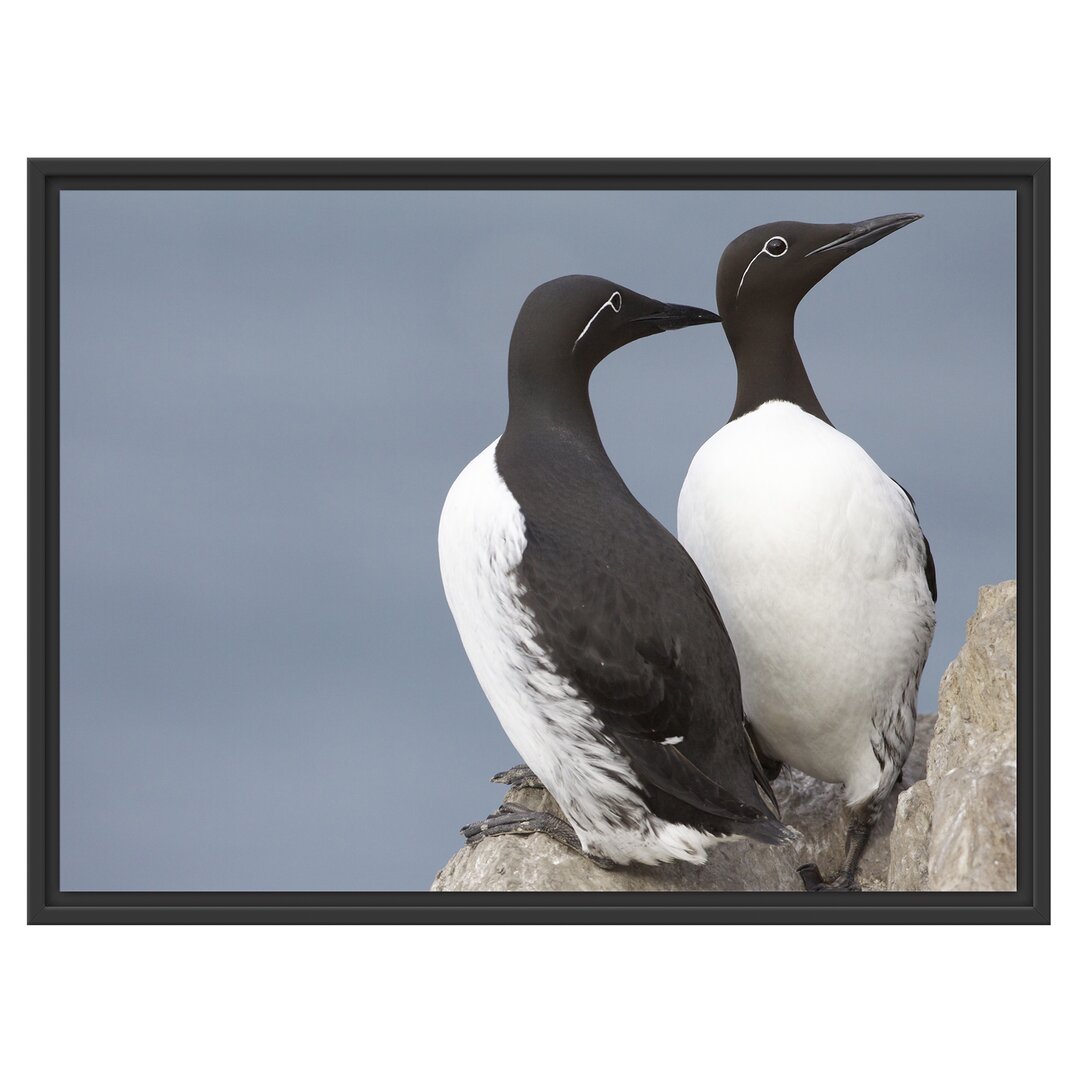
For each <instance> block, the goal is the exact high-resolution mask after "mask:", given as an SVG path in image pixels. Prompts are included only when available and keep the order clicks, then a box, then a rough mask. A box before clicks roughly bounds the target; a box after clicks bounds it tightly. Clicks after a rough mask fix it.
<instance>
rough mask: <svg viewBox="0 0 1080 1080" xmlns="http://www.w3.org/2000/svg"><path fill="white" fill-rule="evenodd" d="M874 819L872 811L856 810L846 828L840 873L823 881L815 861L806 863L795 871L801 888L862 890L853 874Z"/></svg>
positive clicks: (864, 848) (837, 890)
mask: <svg viewBox="0 0 1080 1080" xmlns="http://www.w3.org/2000/svg"><path fill="white" fill-rule="evenodd" d="M876 819H877V814H876V813H875V812H873V811H856V812H855V813H854V814H853V816H852V818H851V822H850V824H849V825H848V828H847V835H846V837H845V840H844V861H843V863H842V864H841V866H840V873H838V874H837V875H836V877H834V878H833V879H832V881H825V880H824V878H822V876H821V871H820V870H819V869H818V867H817V863H806V865H805V866H800V867H799V868H798V870H796V871H795V872H796V873H797V874H798V875H799V877H801V878H802V883H803V888H804V889H806V891H807V892H862V889H860V888H859V883H858V882H857V881H856V880H855V874H856V872H857V871H858V869H859V862H860V860H861V859H862V856H863V852H864V851H865V850H866V845H867V844H868V843H869V842H870V833H871V831H872V830H873V828H874V821H875V820H876Z"/></svg>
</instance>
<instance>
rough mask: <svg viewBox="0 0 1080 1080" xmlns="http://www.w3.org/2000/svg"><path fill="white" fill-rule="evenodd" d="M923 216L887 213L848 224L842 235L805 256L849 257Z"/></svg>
mask: <svg viewBox="0 0 1080 1080" xmlns="http://www.w3.org/2000/svg"><path fill="white" fill-rule="evenodd" d="M921 217H922V214H886V215H885V216H884V217H875V218H867V219H866V220H865V221H857V222H856V223H855V224H854V225H850V226H848V231H847V232H845V233H844V234H843V235H842V236H838V237H837V238H836V239H835V240H830V241H829V242H828V243H827V244H822V245H821V246H820V247H817V248H815V249H814V250H813V251H810V252H807V254H806V255H805V256H804V258H807V259H809V258H811V257H812V256H814V255H824V254H827V253H832V254H834V255H840V256H841V257H842V258H847V256H849V255H854V254H855V252H856V251H862V250H863V248H868V247H869V246H870V245H871V244H876V243H877V242H878V241H879V240H880V239H881V238H882V237H883V236H888V235H889V233H894V232H896V230H897V229H902V228H903V227H904V226H905V225H910V224H911V223H912V222H913V221H918V220H919V218H921ZM843 227H844V226H841V228H843Z"/></svg>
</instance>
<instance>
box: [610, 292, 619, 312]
mask: <svg viewBox="0 0 1080 1080" xmlns="http://www.w3.org/2000/svg"><path fill="white" fill-rule="evenodd" d="M608 303H609V304H610V305H611V310H612V311H614V312H615V314H616V315H617V314H618V313H619V312H620V311H622V293H617V292H613V293H612V294H611V298H610V299H609V300H608Z"/></svg>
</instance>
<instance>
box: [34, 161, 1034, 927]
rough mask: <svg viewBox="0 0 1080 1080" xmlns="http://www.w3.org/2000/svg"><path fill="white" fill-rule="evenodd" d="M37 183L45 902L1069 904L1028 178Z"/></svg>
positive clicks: (436, 171)
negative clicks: (1056, 868) (1053, 815)
mask: <svg viewBox="0 0 1080 1080" xmlns="http://www.w3.org/2000/svg"><path fill="white" fill-rule="evenodd" d="M28 171H29V257H28V273H29V321H28V343H29V344H28V349H29V417H30V447H29V450H30V453H29V459H30V471H29V521H30V525H29V529H30V537H29V539H30V544H29V550H30V557H29V560H30V561H29V568H28V574H29V612H28V624H29V644H30V659H29V716H28V724H29V728H28V731H29V779H30V783H29V807H28V817H29V832H28V918H29V921H31V922H34V923H102V922H341V923H346V922H456V923H472V922H489V921H502V922H622V923H632V922H732V923H734V922H741V923H751V922H803V923H811V922H817V923H822V922H830V923H836V922H957V923H963V922H1011V923H1020V922H1023V923H1044V922H1047V921H1048V920H1049V861H1048V860H1049V648H1048V646H1049V641H1048V637H1049V531H1048V524H1049V162H1048V161H1045V160H1027V159H1025V160H1018V159H1017V160H970V159H964V160H884V159H882V160H859V161H857V160H759V161H749V160H626V161H613V160H596V161H589V160H573V161H556V160H532V161H530V160H513V161H498V160H472V161H468V160H440V161H434V160H432V161H424V160H398V161H390V160H99V159H90V160H32V161H30V162H29V170H28ZM491 778H494V785H493V784H492V782H491Z"/></svg>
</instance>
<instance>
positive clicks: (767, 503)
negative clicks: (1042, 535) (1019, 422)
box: [679, 401, 934, 803]
mask: <svg viewBox="0 0 1080 1080" xmlns="http://www.w3.org/2000/svg"><path fill="white" fill-rule="evenodd" d="M679 538H680V540H681V541H682V542H683V544H684V545H685V547H686V548H687V550H688V551H689V552H690V554H691V555H692V556H693V558H694V559H695V561H696V562H697V564H698V566H699V567H700V569H701V571H702V573H703V574H704V576H705V578H706V581H707V582H708V584H709V587H710V588H711V589H712V592H713V595H714V597H715V598H716V601H717V605H718V606H719V608H720V612H721V614H722V616H723V618H724V621H725V623H726V625H727V628H728V631H729V633H730V635H731V639H732V642H733V644H734V646H735V652H736V654H737V656H738V659H739V667H740V671H741V674H742V683H743V696H744V704H745V707H746V711H747V715H748V716H749V717H750V719H751V721H752V723H753V724H754V727H755V729H756V730H757V731H758V732H759V733H760V735H761V736H762V741H763V742H764V744H765V747H766V749H767V751H768V752H769V753H771V754H772V755H774V756H776V757H778V758H780V759H781V760H783V761H785V762H788V763H789V764H792V765H794V766H795V767H797V768H799V769H802V770H803V771H805V772H808V773H810V774H812V775H814V776H818V777H820V778H821V779H824V780H829V781H843V782H844V783H845V784H846V785H847V789H848V792H847V793H848V798H849V801H851V802H852V803H855V802H859V801H861V800H862V799H865V798H867V797H869V796H870V795H871V794H873V793H874V791H875V790H876V789H877V788H878V786H879V784H881V783H884V782H885V781H887V782H888V783H889V784H890V785H891V782H892V781H891V779H888V777H887V776H886V775H885V774H886V773H887V772H888V769H889V766H890V764H891V761H892V759H893V758H899V764H902V762H903V758H905V757H906V756H907V751H908V749H909V748H910V743H911V737H912V735H913V732H914V721H915V694H916V691H917V688H918V681H919V677H920V675H921V673H922V666H923V663H924V662H925V659H926V653H927V650H928V648H929V645H930V639H931V637H932V635H933V628H934V606H933V601H932V599H931V596H930V591H929V587H928V586H927V583H926V580H925V576H924V570H923V563H924V549H923V540H922V532H921V529H920V527H919V524H918V521H917V519H916V517H915V514H914V512H913V510H912V507H911V504H910V502H909V501H908V498H907V496H906V495H905V494H904V492H903V490H902V489H901V488H900V487H899V486H898V485H897V484H896V483H895V482H894V481H893V480H891V479H890V478H889V477H888V476H887V475H886V474H885V473H883V472H882V471H881V469H879V468H878V466H877V465H876V464H875V463H874V462H873V460H872V459H871V458H870V457H869V456H868V455H867V454H866V453H865V451H863V450H862V448H861V447H860V446H859V445H858V444H857V443H855V442H854V441H853V440H851V439H849V438H848V437H847V436H845V435H843V434H841V433H840V432H838V431H836V430H835V429H834V428H832V427H830V426H829V425H828V424H826V423H823V422H822V421H820V420H818V419H817V418H816V417H813V416H811V415H809V414H808V413H806V412H804V411H803V410H802V409H800V408H799V407H798V406H796V405H793V404H790V403H787V402H780V401H774V402H769V403H767V404H765V405H762V406H761V407H760V408H758V409H757V410H755V411H754V412H752V413H749V414H748V415H746V416H743V417H741V418H739V419H738V420H735V421H732V422H731V423H729V424H727V425H726V426H725V427H723V428H721V430H720V431H719V432H717V434H716V435H714V436H713V438H712V439H710V440H709V441H708V442H707V443H706V444H705V445H704V446H703V447H702V448H701V449H700V450H699V451H698V454H697V456H696V457H695V458H694V461H693V463H692V464H691V466H690V470H689V472H688V473H687V477H686V482H685V483H684V485H683V488H682V492H681V494H680V498H679ZM905 742H906V746H905V745H904V744H905ZM897 768H899V765H897ZM893 776H895V771H894V772H893Z"/></svg>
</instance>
